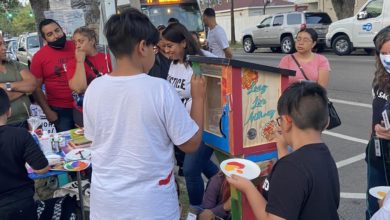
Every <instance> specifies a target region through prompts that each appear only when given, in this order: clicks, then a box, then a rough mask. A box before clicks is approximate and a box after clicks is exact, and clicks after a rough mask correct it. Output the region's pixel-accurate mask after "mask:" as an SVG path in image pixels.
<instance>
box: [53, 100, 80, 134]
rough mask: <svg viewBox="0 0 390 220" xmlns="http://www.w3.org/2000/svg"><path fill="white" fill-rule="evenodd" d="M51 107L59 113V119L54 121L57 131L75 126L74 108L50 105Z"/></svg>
mask: <svg viewBox="0 0 390 220" xmlns="http://www.w3.org/2000/svg"><path fill="white" fill-rule="evenodd" d="M50 108H51V109H52V110H53V111H55V112H56V113H57V114H58V120H57V121H55V122H54V126H55V127H56V130H57V132H61V131H67V130H70V129H73V128H75V125H74V121H73V109H72V108H59V107H53V106H50Z"/></svg>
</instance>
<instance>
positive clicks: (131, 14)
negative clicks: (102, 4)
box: [104, 8, 160, 58]
mask: <svg viewBox="0 0 390 220" xmlns="http://www.w3.org/2000/svg"><path fill="white" fill-rule="evenodd" d="M104 33H105V35H106V38H107V42H108V47H109V48H110V50H111V51H112V53H113V54H114V55H115V57H117V58H119V57H121V56H125V55H127V56H131V55H132V53H133V51H134V48H135V46H136V45H137V44H138V43H139V42H140V41H142V40H144V41H145V42H146V45H151V44H153V45H155V44H157V43H158V41H159V40H160V34H159V32H158V31H157V29H156V27H154V25H153V24H152V23H151V22H150V20H149V18H148V17H147V16H146V15H144V14H143V13H141V12H140V11H138V10H137V9H134V8H130V9H126V10H124V11H123V12H121V13H120V14H115V15H112V16H111V17H110V19H108V21H107V23H106V25H105V27H104Z"/></svg>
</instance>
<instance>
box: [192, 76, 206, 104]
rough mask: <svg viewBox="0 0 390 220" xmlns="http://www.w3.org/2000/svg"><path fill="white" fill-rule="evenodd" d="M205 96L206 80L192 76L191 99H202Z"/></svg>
mask: <svg viewBox="0 0 390 220" xmlns="http://www.w3.org/2000/svg"><path fill="white" fill-rule="evenodd" d="M205 96H206V79H205V78H204V76H200V75H197V74H192V78H191V97H192V99H202V100H203V99H204V98H205Z"/></svg>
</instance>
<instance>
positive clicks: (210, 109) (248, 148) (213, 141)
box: [189, 56, 295, 220]
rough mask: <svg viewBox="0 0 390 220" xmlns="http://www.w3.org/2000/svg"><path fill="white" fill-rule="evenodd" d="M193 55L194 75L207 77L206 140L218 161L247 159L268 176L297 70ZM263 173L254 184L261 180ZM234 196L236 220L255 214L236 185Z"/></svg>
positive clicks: (234, 215) (233, 211)
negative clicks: (284, 96)
mask: <svg viewBox="0 0 390 220" xmlns="http://www.w3.org/2000/svg"><path fill="white" fill-rule="evenodd" d="M189 60H190V61H191V62H192V68H193V70H194V74H202V75H203V76H205V78H206V80H207V91H206V101H205V120H204V132H203V141H204V142H205V143H206V144H207V145H209V146H211V147H213V148H214V149H215V150H216V151H215V152H216V155H217V158H218V160H220V161H222V160H224V159H228V158H233V157H236V158H245V159H248V160H251V161H254V162H255V163H257V164H258V165H259V166H260V168H261V170H262V171H261V177H264V176H266V175H268V174H269V172H270V171H271V169H272V165H273V164H274V162H275V160H276V158H277V152H276V145H275V143H274V142H272V140H273V138H274V133H275V131H276V129H277V123H276V118H277V117H278V115H277V102H278V99H279V97H280V96H281V93H282V91H283V90H284V89H285V88H286V87H287V86H288V77H289V76H294V75H295V71H291V70H285V69H279V68H275V67H270V66H265V65H259V64H253V63H248V62H244V61H238V60H231V59H222V58H210V57H199V56H190V57H189ZM261 177H260V178H257V179H255V181H254V183H255V184H258V185H261V181H262V179H263V178H261ZM259 188H261V187H259ZM231 195H232V197H231V198H232V219H233V220H239V219H252V218H253V217H254V216H253V214H252V212H251V210H250V207H249V204H247V201H246V198H245V197H244V196H243V195H242V194H241V193H240V192H239V191H237V190H236V189H234V188H232V189H231Z"/></svg>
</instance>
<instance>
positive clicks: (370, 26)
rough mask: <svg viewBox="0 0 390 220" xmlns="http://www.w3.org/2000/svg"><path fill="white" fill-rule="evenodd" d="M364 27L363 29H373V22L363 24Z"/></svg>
mask: <svg viewBox="0 0 390 220" xmlns="http://www.w3.org/2000/svg"><path fill="white" fill-rule="evenodd" d="M362 29H363V31H371V30H372V24H371V23H367V24H363V26H362Z"/></svg>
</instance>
